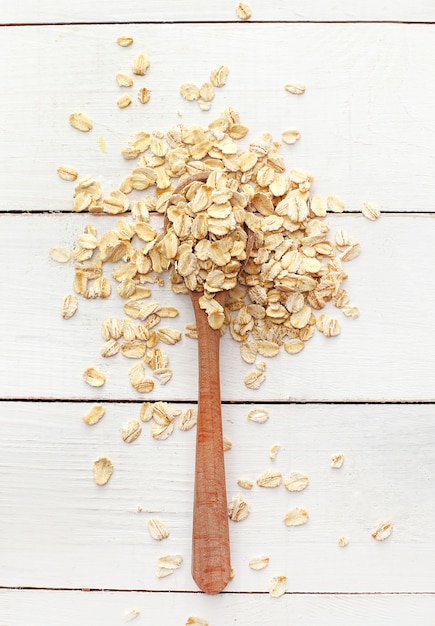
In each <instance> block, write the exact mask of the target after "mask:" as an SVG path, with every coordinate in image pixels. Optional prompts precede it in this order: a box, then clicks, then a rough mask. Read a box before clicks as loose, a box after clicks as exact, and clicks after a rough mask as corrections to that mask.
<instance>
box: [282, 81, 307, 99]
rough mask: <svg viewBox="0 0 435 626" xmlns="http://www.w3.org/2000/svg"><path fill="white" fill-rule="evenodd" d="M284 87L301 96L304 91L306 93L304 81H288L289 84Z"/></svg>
mask: <svg viewBox="0 0 435 626" xmlns="http://www.w3.org/2000/svg"><path fill="white" fill-rule="evenodd" d="M284 89H285V90H286V91H288V92H289V93H293V94H295V95H296V96H301V95H302V94H303V93H305V84H304V83H298V82H295V83H287V85H285V87H284Z"/></svg>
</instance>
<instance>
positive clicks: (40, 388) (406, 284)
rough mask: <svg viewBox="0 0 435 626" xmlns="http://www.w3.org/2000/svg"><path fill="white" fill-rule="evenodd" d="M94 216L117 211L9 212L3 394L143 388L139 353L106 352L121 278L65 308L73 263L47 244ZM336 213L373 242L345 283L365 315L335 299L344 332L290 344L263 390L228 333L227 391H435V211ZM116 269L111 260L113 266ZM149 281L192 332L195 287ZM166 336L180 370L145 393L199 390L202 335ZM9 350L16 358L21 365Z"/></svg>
mask: <svg viewBox="0 0 435 626" xmlns="http://www.w3.org/2000/svg"><path fill="white" fill-rule="evenodd" d="M89 221H93V223H95V225H96V227H97V228H98V229H99V232H100V233H102V232H105V231H106V230H109V228H110V227H111V226H112V225H113V224H114V223H116V221H117V218H112V217H92V216H89V215H77V214H76V215H64V214H61V215H59V214H57V215H12V216H11V215H9V216H2V217H0V228H1V230H2V233H3V237H4V244H3V254H4V260H3V263H2V264H1V265H0V298H1V301H2V302H3V308H2V311H1V313H0V315H1V318H2V320H3V326H4V327H5V328H7V329H8V332H7V333H6V335H5V337H4V339H3V349H2V351H1V352H0V376H1V383H0V388H1V389H2V396H3V397H6V398H10V397H12V398H26V397H29V396H31V397H35V398H68V399H74V398H87V399H92V398H100V397H103V398H105V399H112V400H113V399H123V400H128V399H136V400H140V399H141V398H142V397H144V396H143V394H139V393H138V392H136V391H135V390H134V389H133V388H132V387H131V385H130V382H129V379H128V369H129V368H130V367H131V365H132V360H131V359H127V358H125V357H123V356H122V355H121V354H118V355H116V356H115V357H111V358H109V359H107V358H106V359H105V358H103V357H101V355H100V348H101V346H102V344H103V340H102V338H101V330H100V329H101V322H102V320H103V319H105V318H106V317H111V316H115V317H119V318H121V319H123V317H124V312H123V309H122V306H123V304H124V302H125V301H124V300H122V299H121V298H120V297H119V296H118V294H117V293H116V291H115V284H114V287H113V291H114V293H112V295H111V296H110V297H109V298H108V299H107V300H97V301H89V300H85V299H80V302H79V311H78V313H76V315H75V316H74V317H73V318H71V319H70V320H67V321H66V320H63V319H62V317H61V315H60V307H61V302H62V298H63V296H64V295H66V294H68V293H73V291H72V279H73V268H72V266H71V265H66V264H59V263H55V262H54V261H52V260H51V259H50V258H49V256H48V252H49V250H50V248H51V247H53V246H57V245H67V246H70V247H71V246H72V244H73V242H74V238H75V237H76V236H77V235H78V234H79V233H80V232H82V231H83V228H84V225H85V224H86V223H88V222H89ZM156 222H157V223H160V224H161V218H160V217H156ZM329 222H330V224H331V229H332V232H333V233H334V232H335V230H336V229H337V228H338V227H344V228H345V229H346V230H347V231H348V232H349V233H351V235H352V236H353V237H355V239H357V240H358V241H360V242H361V245H362V248H363V252H362V253H361V255H360V256H359V257H358V258H357V259H355V260H354V261H352V262H350V263H348V264H347V265H346V271H348V274H349V278H348V279H347V281H346V283H345V285H346V288H347V289H348V291H349V293H350V296H351V302H353V303H355V304H357V305H358V306H359V307H360V311H361V315H360V318H359V319H358V320H352V319H350V318H346V317H345V316H344V315H343V314H342V313H341V312H340V311H339V310H338V309H336V308H335V307H332V306H331V307H330V308H328V309H327V310H328V312H329V313H330V314H331V315H334V316H337V319H339V321H340V324H341V326H342V331H341V334H340V335H339V336H338V337H332V338H325V337H323V335H321V334H320V333H316V334H315V336H314V337H313V339H311V340H310V341H309V342H308V343H307V344H306V347H305V348H304V350H303V351H302V352H300V353H299V354H297V355H288V354H287V353H285V352H284V351H282V354H280V355H279V356H278V357H276V358H273V359H266V361H267V371H266V376H267V379H266V382H265V383H264V384H263V385H262V387H261V389H260V390H257V391H252V390H249V389H247V388H246V387H245V385H244V382H243V379H244V377H245V376H246V374H247V373H248V372H250V371H252V369H253V366H252V365H248V364H246V363H245V362H244V361H242V359H241V358H240V353H239V344H237V342H235V341H233V340H232V339H231V338H230V336H229V335H226V336H224V338H223V339H222V350H221V353H222V356H221V366H222V367H221V371H222V395H223V398H224V399H225V400H231V401H234V400H247V401H251V402H252V401H253V402H255V401H257V400H258V401H262V400H270V401H271V400H276V401H289V400H297V401H313V400H315V401H342V400H348V401H352V400H353V401H386V400H388V401H395V400H396V401H397V400H400V401H418V400H425V401H433V400H434V386H433V372H434V371H435V337H434V334H433V332H431V327H432V317H433V308H434V292H433V290H432V289H429V288H427V285H430V284H431V282H432V275H433V269H434V267H435V247H434V246H433V241H434V239H435V219H434V217H433V216H428V215H425V216H420V217H417V216H415V215H403V216H396V217H393V216H391V215H386V216H383V217H382V218H381V219H379V220H378V221H377V222H376V223H373V222H370V221H369V220H367V219H366V218H364V217H362V216H357V215H347V216H346V215H344V216H343V215H341V216H337V215H334V216H332V215H331V216H330V218H329ZM18 238H19V241H20V246H19V248H17V239H18ZM17 263H18V267H19V270H18V277H17V270H16V268H17ZM110 271H111V265H110V264H109V267H108V268H107V269H106V274H107V275H108V276H109V277H110ZM416 276H417V277H418V279H416ZM17 278H18V285H17ZM167 282H168V281H167ZM151 287H152V291H153V294H152V296H151V298H150V301H159V302H162V303H164V304H167V305H172V306H175V307H177V308H178V309H179V310H180V316H179V317H178V318H175V319H169V320H166V321H165V323H164V324H162V325H168V326H170V327H172V328H177V329H178V330H180V331H182V332H183V331H184V329H185V326H186V323H189V322H192V321H193V313H192V310H191V305H190V299H189V298H188V297H185V296H182V295H176V294H174V293H173V292H172V291H171V289H170V287H169V285H168V286H166V287H165V288H162V289H159V288H158V287H153V286H151ZM23 290H24V295H23ZM48 338H49V339H48ZM164 347H165V348H167V350H166V351H167V352H168V354H169V358H170V366H171V368H172V369H173V371H174V377H173V379H172V380H171V381H170V383H169V384H168V385H166V386H161V385H158V384H156V386H155V389H154V391H153V392H152V393H151V394H147V395H146V398H148V397H149V398H150V399H181V400H190V401H192V400H195V398H196V395H197V391H196V384H197V383H196V376H197V372H196V350H197V345H196V341H195V340H192V339H189V338H187V337H183V339H182V341H181V343H179V344H177V345H175V346H167V347H166V346H164ZM11 362H14V363H15V364H16V369H13V370H11V368H10V364H11ZM35 363H38V367H35ZM91 365H98V366H100V367H102V369H103V370H104V371H105V372H106V374H107V382H106V384H105V386H104V387H103V388H101V389H95V388H91V387H89V386H88V385H86V384H85V383H84V381H83V379H82V372H83V371H84V370H85V369H86V368H87V367H89V366H91ZM17 372H19V374H20V375H19V376H18V375H17ZM23 380H24V381H25V384H23Z"/></svg>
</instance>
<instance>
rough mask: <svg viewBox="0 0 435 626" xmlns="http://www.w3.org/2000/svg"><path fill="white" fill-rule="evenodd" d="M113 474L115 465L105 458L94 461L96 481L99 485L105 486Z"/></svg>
mask: <svg viewBox="0 0 435 626" xmlns="http://www.w3.org/2000/svg"><path fill="white" fill-rule="evenodd" d="M112 472H113V463H112V461H111V460H110V459H108V458H106V457H105V456H102V457H100V458H99V459H97V460H96V461H94V479H95V482H96V483H97V485H101V486H102V485H105V484H106V483H107V482H108V481H109V479H110V477H111V476H112Z"/></svg>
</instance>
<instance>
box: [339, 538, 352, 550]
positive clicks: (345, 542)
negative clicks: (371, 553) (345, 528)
mask: <svg viewBox="0 0 435 626" xmlns="http://www.w3.org/2000/svg"><path fill="white" fill-rule="evenodd" d="M337 543H338V545H339V546H340V548H345V547H346V546H347V545H349V539H348V538H347V537H345V536H342V537H339V538H338V541H337Z"/></svg>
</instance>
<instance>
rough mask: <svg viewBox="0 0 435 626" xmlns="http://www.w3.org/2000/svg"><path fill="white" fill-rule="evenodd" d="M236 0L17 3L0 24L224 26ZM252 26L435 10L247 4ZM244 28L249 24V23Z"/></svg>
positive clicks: (350, 3) (282, 0)
mask: <svg viewBox="0 0 435 626" xmlns="http://www.w3.org/2000/svg"><path fill="white" fill-rule="evenodd" d="M237 4H238V1H237V0H219V2H217V1H215V2H200V1H198V0H196V1H187V0H166V2H164V3H162V2H159V0H147V2H146V4H145V5H144V3H143V2H141V1H140V0H127V1H125V2H123V3H122V4H120V3H119V2H118V1H117V0H96V1H95V2H93V3H88V2H86V1H85V0H77V1H76V2H72V0H63V1H62V2H58V1H56V0H22V1H21V2H20V4H19V5H18V4H13V3H9V4H7V5H5V6H4V7H3V10H2V15H1V23H3V24H8V23H9V24H23V23H25V24H41V23H53V22H60V23H65V22H66V23H80V22H135V21H139V22H180V21H181V22H183V21H193V22H219V23H221V22H227V21H235V20H237V17H236V13H235V7H236V5H237ZM247 4H249V6H250V7H251V9H252V18H251V20H252V21H261V22H271V21H272V22H273V21H282V20H291V21H296V22H304V21H305V20H313V21H315V22H321V21H337V20H338V21H355V20H357V21H363V20H373V21H378V20H380V21H382V20H387V21H394V20H397V21H405V22H419V21H423V22H425V21H434V20H435V11H434V6H433V3H432V2H431V1H430V0H418V1H417V2H410V0H396V1H395V2H394V4H393V5H392V4H391V3H390V2H387V1H386V0H366V1H365V2H364V3H362V2H360V1H359V0H335V1H333V2H324V1H322V0H305V2H303V3H299V4H297V5H296V4H293V3H291V2H286V0H269V1H268V2H265V1H264V0H250V1H249V2H248V3H247ZM248 24H249V22H248Z"/></svg>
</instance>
